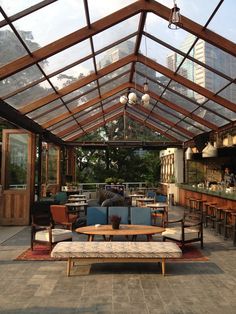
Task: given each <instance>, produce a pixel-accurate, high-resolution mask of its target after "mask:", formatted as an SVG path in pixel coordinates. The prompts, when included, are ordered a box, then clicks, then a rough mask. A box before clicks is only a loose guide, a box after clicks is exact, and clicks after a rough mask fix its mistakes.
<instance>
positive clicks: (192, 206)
mask: <svg viewBox="0 0 236 314" xmlns="http://www.w3.org/2000/svg"><path fill="white" fill-rule="evenodd" d="M195 207H196V199H195V198H192V197H190V198H189V209H190V212H194V210H195Z"/></svg>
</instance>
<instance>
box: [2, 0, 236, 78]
mask: <svg viewBox="0 0 236 314" xmlns="http://www.w3.org/2000/svg"><path fill="white" fill-rule="evenodd" d="M142 11H146V12H153V13H154V14H156V15H158V16H160V17H162V18H163V19H165V20H167V21H168V20H169V15H170V9H169V8H167V7H165V6H163V5H162V4H160V3H158V2H156V1H154V0H149V1H145V0H139V1H136V2H134V3H132V4H130V5H129V6H127V7H125V8H122V9H121V10H118V11H116V12H114V13H112V14H110V15H108V16H106V17H104V18H103V19H100V20H98V21H96V22H94V23H92V24H91V28H88V27H84V28H81V29H80V30H78V31H75V32H73V33H71V34H69V35H67V36H64V37H62V38H60V39H58V40H56V41H54V42H53V43H50V44H48V45H46V46H44V47H42V48H40V49H38V50H36V51H34V52H33V55H32V57H31V56H29V55H27V56H24V57H21V58H19V59H17V60H15V61H13V62H11V63H9V64H7V65H5V66H3V67H2V68H0V78H1V79H4V78H6V77H7V76H9V75H12V74H15V73H17V72H19V71H21V70H23V69H25V68H27V67H28V66H31V65H33V64H35V63H36V62H39V61H42V60H43V59H46V58H48V57H50V56H52V55H54V54H56V53H58V52H60V51H62V50H64V49H66V48H69V47H71V46H73V45H75V44H77V43H79V42H81V41H83V40H85V39H88V38H90V37H91V36H93V35H95V34H97V33H99V32H101V31H103V30H105V29H107V28H109V27H112V26H113V25H115V24H118V23H120V22H121V21H123V20H125V19H128V18H130V17H132V16H134V15H136V14H138V13H140V12H142ZM182 24H183V26H182V28H183V29H185V30H186V31H188V32H190V33H192V34H194V35H196V36H197V37H199V38H202V39H204V40H205V41H207V42H209V43H210V44H212V45H214V46H216V47H218V48H220V49H222V50H224V51H226V52H227V53H229V54H231V55H233V56H236V44H235V43H233V42H232V41H230V40H227V39H226V38H224V37H222V36H220V35H218V34H216V33H214V32H212V31H211V30H209V29H203V26H202V25H200V24H198V23H196V22H193V21H191V20H190V19H188V18H186V17H184V16H182Z"/></svg>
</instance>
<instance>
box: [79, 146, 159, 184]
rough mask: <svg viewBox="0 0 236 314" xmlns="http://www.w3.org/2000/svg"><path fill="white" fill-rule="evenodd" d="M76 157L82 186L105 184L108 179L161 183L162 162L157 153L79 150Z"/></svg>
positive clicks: (111, 149) (128, 150)
mask: <svg viewBox="0 0 236 314" xmlns="http://www.w3.org/2000/svg"><path fill="white" fill-rule="evenodd" d="M76 154H77V161H78V175H77V178H78V181H79V182H89V183H91V182H105V179H106V178H108V177H115V178H121V179H123V180H124V181H126V182H138V181H142V182H149V183H151V184H153V185H155V184H156V183H157V182H158V181H159V174H160V171H159V169H160V159H159V152H157V151H142V150H137V149H131V148H127V149H124V148H113V147H110V148H109V147H108V148H107V149H101V150H98V149H94V150H87V149H86V150H85V149H82V148H77V150H76Z"/></svg>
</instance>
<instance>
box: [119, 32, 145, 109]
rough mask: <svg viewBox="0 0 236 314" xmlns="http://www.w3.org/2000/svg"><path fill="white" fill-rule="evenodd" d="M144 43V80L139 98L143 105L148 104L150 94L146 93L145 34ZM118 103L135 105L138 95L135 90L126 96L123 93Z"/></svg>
mask: <svg viewBox="0 0 236 314" xmlns="http://www.w3.org/2000/svg"><path fill="white" fill-rule="evenodd" d="M144 44H145V63H144V65H145V81H144V83H143V92H144V94H143V95H142V98H141V104H142V105H144V106H147V105H149V101H150V96H149V95H148V90H149V89H148V81H147V65H146V56H147V41H146V36H145V37H144ZM136 75H137V73H136V70H135V68H134V89H135V91H136ZM120 103H121V104H122V105H127V104H129V105H136V104H137V103H138V97H137V95H136V93H135V92H131V93H129V94H128V97H127V96H125V95H123V96H121V97H120Z"/></svg>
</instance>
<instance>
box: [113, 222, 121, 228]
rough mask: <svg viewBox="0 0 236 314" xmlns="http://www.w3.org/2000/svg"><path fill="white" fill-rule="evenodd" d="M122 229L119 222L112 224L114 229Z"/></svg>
mask: <svg viewBox="0 0 236 314" xmlns="http://www.w3.org/2000/svg"><path fill="white" fill-rule="evenodd" d="M119 228H120V222H119V221H114V222H113V223H112V229H119Z"/></svg>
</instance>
